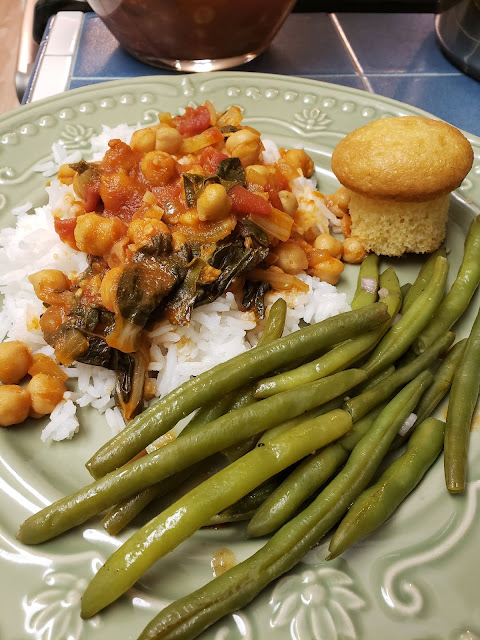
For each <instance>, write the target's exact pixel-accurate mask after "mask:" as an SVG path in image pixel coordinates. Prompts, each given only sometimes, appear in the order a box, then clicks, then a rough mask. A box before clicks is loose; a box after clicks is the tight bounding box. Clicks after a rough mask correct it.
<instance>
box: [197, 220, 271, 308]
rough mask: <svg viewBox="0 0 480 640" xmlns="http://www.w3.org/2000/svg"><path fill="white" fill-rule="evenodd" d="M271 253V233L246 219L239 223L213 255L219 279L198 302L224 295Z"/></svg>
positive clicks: (211, 260)
mask: <svg viewBox="0 0 480 640" xmlns="http://www.w3.org/2000/svg"><path fill="white" fill-rule="evenodd" d="M268 253H269V246H268V236H267V235H266V234H265V233H264V232H263V231H262V230H261V229H260V228H259V227H257V225H255V224H253V223H251V222H249V221H246V223H244V222H243V221H242V222H240V221H239V223H237V226H236V228H235V230H234V231H233V232H232V233H231V234H230V235H229V236H228V237H227V238H225V240H222V242H220V243H218V245H217V249H216V250H215V252H214V253H213V255H212V258H211V259H210V261H209V264H210V265H211V266H212V267H214V268H216V269H219V270H220V271H221V274H220V275H219V276H218V278H217V279H216V280H215V281H214V282H212V283H211V284H208V285H205V287H204V291H203V294H202V295H201V296H199V298H198V304H200V303H201V304H205V303H207V302H212V301H213V300H215V299H216V298H218V297H219V296H221V295H222V294H223V293H225V291H226V290H227V289H228V287H229V286H230V285H231V283H232V281H233V279H234V278H237V277H239V276H242V275H243V274H245V273H247V272H248V271H250V270H251V269H253V268H254V267H256V266H257V265H258V264H260V263H261V262H262V261H263V260H265V258H266V257H267V255H268Z"/></svg>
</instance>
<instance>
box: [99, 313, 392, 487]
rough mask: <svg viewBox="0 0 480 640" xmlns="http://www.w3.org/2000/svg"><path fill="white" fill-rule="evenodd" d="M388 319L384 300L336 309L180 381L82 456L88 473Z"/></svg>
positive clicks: (105, 467) (125, 459)
mask: <svg viewBox="0 0 480 640" xmlns="http://www.w3.org/2000/svg"><path fill="white" fill-rule="evenodd" d="M387 320H388V313H387V311H386V307H385V305H383V304H382V303H378V302H377V303H375V304H373V305H370V306H368V307H364V308H362V309H358V310H357V311H349V312H346V313H342V314H340V315H338V316H335V317H333V318H328V319H326V320H324V321H323V322H320V323H318V324H315V325H311V326H308V327H305V328H304V329H300V330H299V331H295V332H294V333H292V334H290V335H288V336H285V337H283V338H279V339H278V340H275V341H273V342H271V343H269V344H266V345H262V346H260V347H257V348H256V349H251V350H249V351H247V352H245V353H242V354H240V355H238V356H235V357H234V358H232V359H231V360H229V361H228V362H225V363H224V364H220V365H217V366H216V367H213V368H212V369H210V370H209V371H206V372H205V373H202V374H200V375H198V376H197V377H195V378H191V379H190V380H188V381H187V382H184V383H183V384H181V385H180V386H179V387H177V388H176V389H175V390H174V391H172V392H171V393H169V394H168V395H166V396H165V397H164V398H161V399H160V400H157V402H156V403H155V404H153V405H152V406H151V407H149V408H148V409H146V410H145V411H144V412H143V413H141V414H140V415H139V416H138V417H136V418H134V419H133V420H132V421H131V422H130V424H129V425H128V426H127V427H125V429H123V430H122V431H121V432H120V433H119V434H118V435H117V436H115V437H113V438H112V439H111V440H109V441H108V442H107V443H106V444H105V445H103V446H102V447H101V448H100V449H99V450H98V451H97V453H96V454H95V455H94V456H92V458H90V460H89V461H88V462H87V468H88V470H89V471H90V473H91V474H92V475H93V476H94V477H99V476H102V475H104V474H105V473H107V472H109V471H111V470H112V469H116V468H118V467H120V466H121V465H123V464H125V463H126V462H128V461H129V460H131V459H132V458H133V457H134V456H135V455H136V454H137V453H138V452H139V451H142V449H145V447H146V446H148V445H149V444H150V443H151V442H153V441H154V440H156V439H157V438H158V437H159V436H161V435H162V434H163V433H165V432H166V431H168V430H169V429H170V428H172V427H173V426H174V425H175V424H177V422H179V421H180V420H181V419H182V418H185V417H186V416H187V415H189V414H190V413H192V411H194V410H195V409H197V408H198V407H200V406H204V405H205V404H207V403H209V402H211V401H212V400H213V399H215V398H218V397H221V396H222V395H224V394H226V393H229V392H230V391H232V390H233V389H238V388H240V387H242V386H244V385H245V384H247V383H249V382H252V381H253V380H256V379H258V378H260V377H262V376H263V375H265V374H266V373H269V372H270V371H273V370H275V369H278V368H280V367H282V366H285V365H286V364H288V363H289V362H291V361H292V360H295V359H297V358H302V357H306V356H307V355H309V354H312V353H313V354H314V353H318V352H319V351H321V350H322V349H325V348H327V347H330V346H332V345H333V344H336V343H338V342H341V341H342V340H346V339H348V338H350V337H351V336H353V335H359V334H361V333H364V332H365V331H368V330H374V329H375V328H376V327H378V326H380V325H382V324H383V323H384V322H386V321H387Z"/></svg>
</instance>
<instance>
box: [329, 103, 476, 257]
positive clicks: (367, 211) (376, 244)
mask: <svg viewBox="0 0 480 640" xmlns="http://www.w3.org/2000/svg"><path fill="white" fill-rule="evenodd" d="M472 163H473V150H472V147H471V145H470V143H469V142H468V140H467V139H466V138H465V136H464V135H463V134H462V133H461V132H460V131H459V130H458V129H456V128H455V127H453V126H451V125H449V124H447V123H445V122H442V121H439V120H433V119H430V118H424V117H420V116H405V117H389V118H383V119H379V120H374V121H373V122H371V123H369V124H367V125H365V126H364V127H361V128H359V129H356V130H355V131H352V132H351V133H349V134H348V135H347V136H346V137H345V138H344V139H343V140H342V141H341V142H340V143H339V144H338V145H337V147H336V148H335V149H334V152H333V155H332V170H333V172H334V173H335V175H336V176H337V178H338V180H339V181H340V183H341V184H342V185H343V186H344V187H345V188H347V189H348V192H349V203H348V211H349V214H350V217H351V224H352V235H354V236H357V237H358V238H359V239H360V241H361V243H362V245H363V246H364V247H365V249H367V250H368V251H374V252H375V253H378V254H381V255H388V256H400V255H403V254H404V253H429V252H432V251H434V250H435V249H437V248H438V247H439V246H440V244H441V243H442V241H443V240H444V238H445V233H446V222H447V212H448V204H449V194H450V193H451V192H452V191H453V190H454V189H456V188H457V187H459V186H460V184H461V183H462V181H463V179H464V178H465V176H466V174H467V173H468V171H469V170H470V169H471V167H472Z"/></svg>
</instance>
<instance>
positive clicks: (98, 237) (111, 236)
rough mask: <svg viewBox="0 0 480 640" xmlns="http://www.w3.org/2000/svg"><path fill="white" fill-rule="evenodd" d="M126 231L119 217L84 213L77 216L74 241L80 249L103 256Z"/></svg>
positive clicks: (125, 226)
mask: <svg viewBox="0 0 480 640" xmlns="http://www.w3.org/2000/svg"><path fill="white" fill-rule="evenodd" d="M126 233H127V225H126V224H125V223H124V222H122V221H121V220H120V219H119V218H104V217H103V216H99V215H98V214H97V213H86V214H85V215H83V216H79V217H78V218H77V224H76V226H75V231H74V235H75V242H76V243H77V247H78V248H79V249H80V251H84V252H85V253H90V254H91V255H94V256H104V255H106V254H108V252H109V251H110V250H111V249H112V247H113V245H114V244H115V243H116V242H117V241H118V240H120V239H121V238H123V236H125V235H126Z"/></svg>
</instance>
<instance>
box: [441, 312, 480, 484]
mask: <svg viewBox="0 0 480 640" xmlns="http://www.w3.org/2000/svg"><path fill="white" fill-rule="evenodd" d="M479 390H480V311H479V312H478V314H477V317H476V319H475V322H474V323H473V327H472V330H471V332H470V335H469V336H468V338H467V342H466V345H465V349H464V352H463V354H462V358H461V360H460V362H459V364H458V367H457V370H456V371H455V373H454V375H453V381H452V388H451V390H450V399H449V403H448V412H447V426H446V427H445V454H444V463H445V482H446V485H447V489H448V490H449V491H450V492H451V493H459V492H461V491H463V490H464V489H465V485H466V482H467V462H468V460H467V459H468V447H469V443H470V427H471V424H472V417H473V412H474V411H475V406H476V404H477V400H478V393H479Z"/></svg>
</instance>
